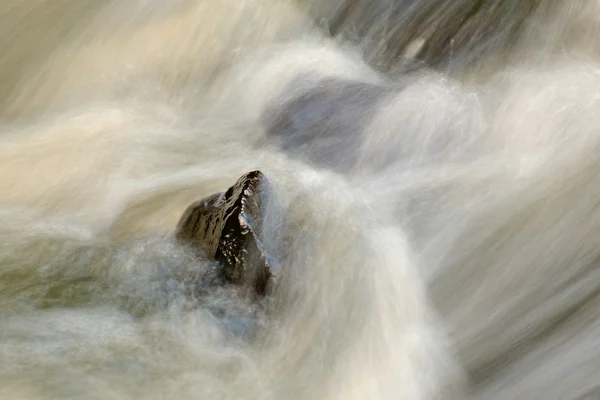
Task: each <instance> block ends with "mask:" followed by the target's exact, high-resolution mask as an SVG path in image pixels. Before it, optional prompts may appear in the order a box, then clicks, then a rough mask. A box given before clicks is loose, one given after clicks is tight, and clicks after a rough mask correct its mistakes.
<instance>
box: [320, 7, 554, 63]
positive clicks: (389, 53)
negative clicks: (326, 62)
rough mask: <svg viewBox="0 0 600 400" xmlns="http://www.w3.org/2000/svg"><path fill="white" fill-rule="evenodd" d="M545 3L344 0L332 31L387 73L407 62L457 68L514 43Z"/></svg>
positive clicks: (333, 19)
mask: <svg viewBox="0 0 600 400" xmlns="http://www.w3.org/2000/svg"><path fill="white" fill-rule="evenodd" d="M541 3H542V1H541V0H485V1H484V0H393V1H390V0H341V1H339V2H338V6H337V7H336V9H335V10H334V11H333V12H332V15H330V16H329V17H328V18H326V20H327V27H328V30H329V32H330V33H331V34H332V35H334V36H341V37H343V38H345V39H347V40H350V41H352V42H356V43H359V44H360V45H361V47H362V48H363V49H364V50H365V53H366V54H365V56H366V58H367V59H368V61H369V62H370V63H371V64H372V65H373V66H374V67H376V68H379V69H381V70H385V71H388V70H392V69H394V68H397V67H398V66H399V64H402V63H405V64H406V63H413V64H415V63H416V64H425V65H428V66H430V67H434V68H447V67H452V64H453V63H454V62H458V63H459V64H461V65H462V64H465V63H467V64H468V63H471V62H474V61H477V59H478V58H480V57H481V56H483V55H485V54H488V53H490V52H492V51H494V50H497V49H499V48H502V47H504V46H506V45H509V44H510V43H511V42H512V41H513V39H514V38H515V37H516V36H517V35H518V34H519V33H520V32H521V30H522V29H523V27H524V26H525V25H526V23H527V21H528V20H530V18H531V16H532V15H533V13H534V12H535V11H536V9H537V8H538V7H539V5H540V4H541Z"/></svg>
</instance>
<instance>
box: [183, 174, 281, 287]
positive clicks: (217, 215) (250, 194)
mask: <svg viewBox="0 0 600 400" xmlns="http://www.w3.org/2000/svg"><path fill="white" fill-rule="evenodd" d="M272 195H273V191H272V190H271V188H270V185H269V181H268V179H267V178H266V177H265V176H264V175H263V174H262V173H261V172H260V171H252V172H249V173H247V174H245V175H243V176H242V177H240V178H239V179H238V180H237V182H236V183H235V184H234V185H233V186H232V187H230V188H229V189H228V190H227V191H226V192H225V193H215V194H214V195H212V196H210V197H207V198H205V199H202V200H200V201H198V202H195V203H193V204H192V205H190V206H189V207H188V208H187V210H186V211H185V212H184V214H183V216H182V217H181V219H180V221H179V224H178V225H177V229H176V237H177V238H178V239H179V240H181V241H183V242H184V243H186V244H189V245H190V246H191V247H192V248H194V249H196V250H197V251H199V252H201V253H202V254H203V255H204V256H206V257H208V258H210V259H213V260H215V261H217V262H218V265H219V266H218V271H217V274H216V275H217V279H218V280H219V281H220V283H225V284H233V285H238V286H241V287H244V288H247V289H249V290H250V291H253V292H254V293H256V294H258V295H261V296H264V295H266V294H267V291H268V288H269V282H270V280H271V278H272V269H271V267H272V261H271V260H270V257H269V255H268V254H267V253H266V251H265V250H264V249H263V246H262V243H261V237H262V232H261V231H262V226H263V217H264V212H265V209H264V207H265V205H266V203H267V198H268V196H272Z"/></svg>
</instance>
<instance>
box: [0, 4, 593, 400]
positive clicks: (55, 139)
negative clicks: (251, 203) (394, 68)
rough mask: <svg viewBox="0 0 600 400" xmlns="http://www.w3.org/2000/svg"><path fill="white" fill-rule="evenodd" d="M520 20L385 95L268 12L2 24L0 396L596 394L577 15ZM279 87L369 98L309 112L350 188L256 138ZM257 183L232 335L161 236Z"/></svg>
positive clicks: (299, 27)
mask: <svg viewBox="0 0 600 400" xmlns="http://www.w3.org/2000/svg"><path fill="white" fill-rule="evenodd" d="M538 17H539V18H538V19H536V20H535V21H534V22H533V23H532V25H531V26H530V27H529V29H528V30H527V31H526V34H524V35H523V36H522V37H521V39H520V42H519V43H518V44H517V45H515V46H514V47H513V48H512V49H511V51H510V52H505V53H503V55H504V57H492V58H490V59H489V60H482V64H481V66H480V68H476V69H470V70H465V71H462V72H463V73H462V74H460V77H458V76H454V77H449V76H444V75H443V74H438V73H434V72H427V71H420V72H419V73H417V74H412V75H409V76H402V77H396V78H394V79H395V80H394V81H392V80H391V79H388V78H385V77H383V76H381V75H378V74H376V73H375V72H374V71H372V70H371V69H370V68H369V67H368V66H367V65H366V64H364V63H363V62H362V61H361V58H360V57H359V56H358V54H357V52H356V50H354V49H351V48H347V47H346V46H341V45H339V44H337V43H335V42H332V41H330V40H327V39H325V38H323V37H321V36H320V34H319V33H318V31H317V30H316V29H314V28H313V27H312V25H311V21H310V19H309V18H308V16H307V15H306V13H305V12H304V11H303V8H302V7H300V6H297V5H295V4H293V3H288V2H285V1H276V0H262V1H260V2H259V1H253V0H218V1H216V0H215V1H212V0H210V1H200V0H198V1H193V0H186V1H184V0H178V1H171V2H164V1H158V0H132V1H127V2H125V1H116V0H115V1H102V2H100V1H94V2H92V1H79V0H72V1H71V0H60V1H59V0H56V1H53V2H50V1H42V0H4V1H3V2H2V3H1V4H0V116H1V121H0V122H1V125H0V127H1V128H0V129H1V131H2V134H1V135H2V136H1V137H0V141H1V142H0V239H1V240H0V399H11V400H12V399H15V400H22V399H23V400H24V399H44V400H45V399H85V400H88V399H103V400H105V399H118V400H124V399H184V400H185V399H277V400H279V399H311V400H312V399H434V398H435V399H455V398H456V399H470V398H473V399H582V398H596V397H597V396H598V395H597V392H594V390H598V389H597V388H598V386H600V378H598V376H599V374H598V371H600V298H599V297H598V296H597V294H596V293H597V292H598V289H599V288H600V272H599V271H598V267H597V264H595V262H596V259H597V258H598V256H599V255H600V206H599V204H600V201H599V200H600V173H599V171H600V151H599V150H600V112H599V110H600V57H598V56H599V53H598V50H599V49H598V47H597V43H596V37H597V35H598V33H599V32H598V28H599V27H600V25H599V22H600V2H598V1H597V0H588V1H583V0H582V1H579V2H564V5H563V6H562V7H555V8H549V9H542V10H541V11H540V14H539V16H538ZM305 73H313V74H315V75H316V76H329V77H338V78H346V79H350V80H353V81H358V82H366V83H371V84H378V85H382V86H384V87H388V88H395V89H394V90H395V91H394V92H393V93H391V94H388V95H386V96H385V97H384V98H383V101H381V102H379V103H377V104H375V105H373V104H363V101H362V100H361V99H358V100H354V102H353V103H352V104H350V105H349V106H344V107H342V108H341V109H340V111H339V112H338V113H337V114H336V118H339V119H341V120H343V121H347V124H348V126H355V127H356V128H354V129H349V130H348V135H356V136H357V137H360V138H362V139H361V140H360V141H359V145H357V146H358V149H355V150H356V151H358V154H359V156H360V157H359V158H360V162H359V164H358V165H357V166H356V167H355V168H354V170H352V172H351V173H348V174H345V175H342V174H336V173H334V172H333V171H328V170H325V169H319V168H317V167H315V166H312V165H311V164H309V163H306V162H303V161H302V160H300V159H298V158H296V157H292V156H289V155H286V154H284V153H283V152H281V151H280V150H279V149H278V147H277V145H276V143H274V142H273V141H268V140H266V135H265V129H264V125H263V124H262V121H263V114H264V113H265V111H266V110H267V108H268V107H275V108H277V105H278V104H282V103H281V101H282V99H283V98H284V97H285V98H287V97H290V96H291V97H293V96H294V94H295V93H299V92H294V91H292V89H286V88H289V87H290V86H287V85H289V84H290V83H291V82H294V81H295V79H297V78H298V77H300V76H304V75H302V74H305ZM296 82H298V81H296ZM302 82H303V81H300V86H296V90H298V91H300V90H301V89H302V88H303V86H302V85H303V83H302ZM296 84H297V85H298V83H296ZM307 84H308V83H307ZM365 102H366V101H365ZM352 107H354V108H355V110H360V109H365V110H368V111H367V112H366V115H367V116H366V117H365V118H366V119H365V120H362V121H357V120H358V117H357V116H356V114H355V112H354V111H353V109H352ZM369 107H371V108H369ZM353 118H354V119H353ZM326 122H327V121H324V122H323V123H326ZM327 123H328V122H327ZM319 146H320V144H319V142H318V141H317V144H316V145H315V147H314V149H313V150H315V151H317V152H318V151H320V150H322V149H321V148H320V147H319ZM382 151H383V153H382ZM382 154H383V155H385V156H386V157H389V158H391V159H392V160H393V162H392V163H391V164H388V165H387V166H386V167H385V168H384V169H381V168H379V167H381V165H380V163H379V162H378V161H381V160H380V159H381V157H382ZM336 157H340V160H341V159H342V158H343V157H344V154H342V155H341V156H340V155H339V154H338V155H337V156H336ZM333 161H337V159H336V158H335V157H334V158H333ZM376 167H377V168H376ZM256 168H259V169H261V170H262V171H263V172H264V173H265V174H266V175H267V176H268V177H269V178H270V179H271V181H272V182H273V184H274V185H275V187H276V189H277V193H278V196H279V201H280V206H281V209H280V211H281V212H280V213H277V209H275V208H273V211H272V212H271V213H270V214H269V218H268V223H267V237H266V239H265V241H266V245H267V246H268V247H269V248H270V249H271V251H272V252H273V254H274V256H275V258H277V260H278V268H277V275H278V277H279V279H278V284H277V288H276V291H275V293H274V294H273V298H272V303H273V304H272V306H273V307H272V309H271V310H269V312H268V313H267V314H265V315H262V314H259V315H261V316H260V317H257V318H256V320H255V321H254V322H255V325H254V327H255V329H254V335H253V336H252V337H248V336H244V335H238V334H236V330H235V327H234V326H233V324H231V323H229V322H228V320H227V319H223V318H217V317H216V316H215V315H213V314H212V313H210V312H209V309H210V307H207V305H212V306H220V307H223V308H224V309H226V310H228V311H229V312H230V313H231V314H232V315H234V316H235V317H238V318H246V317H247V316H248V315H250V314H253V313H254V311H255V310H254V305H253V304H250V303H247V302H246V301H245V300H244V299H240V298H237V297H236V295H235V293H232V292H229V291H227V290H220V291H215V293H214V294H212V295H211V296H210V297H209V298H205V299H201V302H202V304H201V305H198V304H196V303H195V301H196V300H195V299H193V298H192V297H191V296H190V294H189V293H188V291H187V290H186V289H187V288H186V287H185V286H184V285H183V284H182V282H187V281H188V280H190V279H193V277H195V276H197V275H198V274H199V273H200V272H201V271H202V270H203V269H204V268H206V267H207V265H208V263H207V262H202V261H201V260H195V259H193V258H192V257H191V255H189V254H187V252H186V250H185V249H183V248H181V247H180V246H179V245H177V244H176V243H174V242H173V241H172V239H171V234H172V232H173V230H174V228H175V225H176V223H177V221H178V219H179V217H180V216H181V214H182V212H183V210H184V209H185V208H186V207H187V206H188V205H189V204H190V203H192V202H193V201H195V200H197V199H199V198H201V197H203V196H206V195H209V194H212V193H214V192H216V191H221V190H224V189H225V188H227V187H228V186H230V185H231V184H232V183H234V182H235V180H236V179H237V178H238V177H239V176H240V175H241V174H242V173H245V172H247V171H250V170H252V169H256ZM372 170H374V171H375V172H370V171H372ZM585 396H588V397H585Z"/></svg>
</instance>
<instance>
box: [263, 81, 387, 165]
mask: <svg viewBox="0 0 600 400" xmlns="http://www.w3.org/2000/svg"><path fill="white" fill-rule="evenodd" d="M393 92H394V90H393V89H391V88H389V87H385V86H380V85H375V84H370V83H364V82H356V81H350V80H343V79H337V78H320V79H314V78H313V79H311V78H310V77H299V78H298V79H296V80H295V81H293V82H291V83H290V84H289V85H288V86H287V87H286V88H285V90H284V93H292V95H291V96H288V98H287V99H283V100H282V99H276V101H274V102H273V103H272V105H271V106H270V107H268V109H267V111H266V112H265V113H264V116H263V123H264V125H265V128H266V131H267V135H268V136H269V137H271V138H275V139H276V140H278V141H279V144H280V146H281V148H282V150H284V151H285V152H287V153H288V154H290V155H294V156H298V157H300V158H303V159H305V160H307V161H309V162H311V163H312V164H314V165H316V166H319V167H325V168H330V169H333V170H334V171H336V172H339V173H344V172H348V170H350V169H351V168H352V167H353V166H354V165H355V164H356V162H357V161H358V157H359V152H360V146H361V142H362V134H363V131H364V129H365V127H366V125H367V124H368V123H369V122H370V120H371V117H372V113H373V112H374V111H375V110H376V109H377V106H378V105H379V104H380V103H381V102H382V101H384V100H385V99H386V97H387V96H388V95H390V94H392V93H393Z"/></svg>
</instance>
